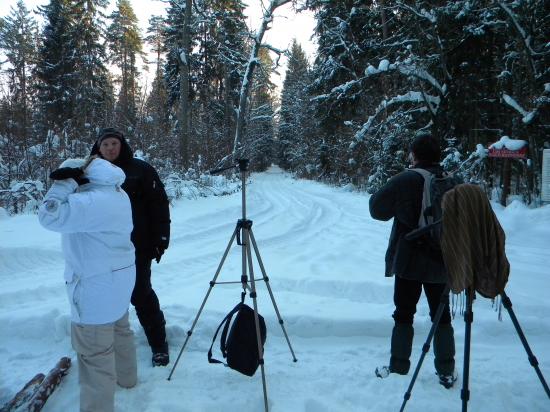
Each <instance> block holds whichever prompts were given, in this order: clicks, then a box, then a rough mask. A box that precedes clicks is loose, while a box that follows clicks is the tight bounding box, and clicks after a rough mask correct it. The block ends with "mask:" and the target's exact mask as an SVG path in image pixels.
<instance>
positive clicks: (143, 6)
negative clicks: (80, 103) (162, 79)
mask: <svg viewBox="0 0 550 412" xmlns="http://www.w3.org/2000/svg"><path fill="white" fill-rule="evenodd" d="M130 2H131V3H132V5H133V8H134V12H135V13H136V16H137V17H138V19H139V22H140V26H141V29H142V34H144V33H145V31H146V29H147V26H148V22H149V18H150V17H151V16H153V15H164V14H165V12H164V10H165V9H166V4H165V3H163V2H162V1H160V0H130ZM48 3H49V0H26V1H25V4H26V5H27V8H29V9H33V10H35V9H36V7H37V6H39V5H45V4H48ZM115 3H116V2H115V1H114V0H111V5H110V6H109V8H108V13H110V11H111V10H112V9H113V8H114V4H115ZM244 3H245V4H248V8H247V9H246V11H245V14H246V15H247V17H248V19H247V23H248V25H249V27H250V28H252V29H253V30H254V29H257V28H258V27H259V26H260V22H261V13H262V11H261V10H262V7H261V5H262V1H261V0H248V1H246V0H245V1H244ZM263 3H264V4H266V3H267V2H266V1H264V2H263ZM16 4H17V0H0V16H2V17H3V16H6V15H8V14H9V12H10V8H11V7H12V6H15V5H16ZM314 27H315V21H314V18H313V14H312V13H311V12H309V11H308V12H300V13H296V12H295V11H293V10H292V5H291V4H287V5H285V6H282V7H280V8H278V9H277V10H276V13H275V19H274V22H273V24H272V28H271V30H269V31H268V32H267V33H266V35H265V37H264V41H265V42H269V43H270V44H271V45H273V46H274V47H276V48H278V49H285V48H288V47H289V46H290V44H291V42H292V39H293V38H296V39H297V41H298V42H299V43H300V44H301V45H302V48H303V49H304V51H305V52H306V54H307V55H308V58H309V60H310V61H313V55H314V53H315V50H316V46H315V44H314V42H313V41H312V40H311V39H310V38H311V35H312V34H313V29H314ZM281 63H282V64H284V65H285V66H284V67H283V68H282V69H278V72H279V74H280V75H277V74H273V75H272V78H271V80H272V81H273V82H274V83H275V84H276V85H277V86H278V87H279V88H281V87H282V83H283V80H284V72H285V67H286V58H284V59H281ZM150 73H154V70H150ZM151 76H152V75H151Z"/></svg>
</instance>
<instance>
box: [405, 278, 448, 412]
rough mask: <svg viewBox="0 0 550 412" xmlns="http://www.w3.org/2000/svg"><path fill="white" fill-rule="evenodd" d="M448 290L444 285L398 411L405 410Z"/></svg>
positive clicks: (446, 300) (446, 299)
mask: <svg viewBox="0 0 550 412" xmlns="http://www.w3.org/2000/svg"><path fill="white" fill-rule="evenodd" d="M449 290H450V288H449V286H446V287H445V290H444V291H443V293H442V294H441V302H440V303H439V306H438V307H437V312H435V317H434V320H433V323H432V327H431V328H430V332H429V333H428V337H427V338H426V342H425V343H424V345H423V346H422V354H421V355H420V359H418V363H417V364H416V368H415V370H414V373H413V376H412V379H411V383H410V384H409V387H408V388H407V392H405V395H404V397H403V398H404V399H403V404H402V405H401V409H399V412H403V411H404V410H405V405H406V404H407V401H408V400H409V399H410V398H411V392H412V388H413V386H414V383H415V382H416V378H417V377H418V373H419V372H420V368H421V367H422V362H424V358H425V357H426V354H427V353H428V352H429V351H430V343H431V341H432V338H433V336H434V333H435V330H436V329H437V326H438V325H439V321H440V320H441V316H442V315H443V311H444V310H445V307H446V306H447V305H448V304H449Z"/></svg>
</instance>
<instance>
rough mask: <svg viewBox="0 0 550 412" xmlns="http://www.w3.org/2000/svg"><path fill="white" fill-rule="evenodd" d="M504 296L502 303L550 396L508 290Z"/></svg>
mask: <svg viewBox="0 0 550 412" xmlns="http://www.w3.org/2000/svg"><path fill="white" fill-rule="evenodd" d="M500 295H501V296H502V305H503V306H504V307H505V308H506V310H507V311H508V313H509V314H510V318H512V323H513V324H514V327H515V328H516V332H517V333H518V336H519V339H520V340H521V343H523V347H524V348H525V351H526V352H527V356H528V358H529V363H530V364H531V366H532V367H533V368H535V372H536V373H537V376H538V377H539V379H540V383H542V386H543V388H544V391H545V392H546V395H547V396H548V398H550V389H549V388H548V384H547V383H546V380H545V379H544V376H543V375H542V372H541V371H540V368H539V362H538V360H537V358H536V357H535V355H534V354H533V352H532V351H531V348H530V347H529V343H527V339H526V338H525V335H524V334H523V331H522V330H521V326H520V325H519V322H518V319H517V318H516V314H515V313H514V310H513V309H512V301H511V300H510V298H509V297H508V295H507V294H506V292H504V291H502V293H501V294H500Z"/></svg>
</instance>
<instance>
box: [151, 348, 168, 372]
mask: <svg viewBox="0 0 550 412" xmlns="http://www.w3.org/2000/svg"><path fill="white" fill-rule="evenodd" d="M151 350H152V351H153V358H152V363H153V367H155V366H166V365H168V363H170V355H169V353H168V343H167V342H165V343H164V345H162V346H158V347H154V348H151Z"/></svg>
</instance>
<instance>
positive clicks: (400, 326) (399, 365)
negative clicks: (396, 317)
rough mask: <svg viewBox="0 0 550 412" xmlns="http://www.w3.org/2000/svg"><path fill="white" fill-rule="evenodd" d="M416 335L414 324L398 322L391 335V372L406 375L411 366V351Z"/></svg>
mask: <svg viewBox="0 0 550 412" xmlns="http://www.w3.org/2000/svg"><path fill="white" fill-rule="evenodd" d="M413 337H414V329H413V326H412V325H410V324H407V323H396V324H395V326H394V327H393V331H392V335H391V357H390V372H392V373H398V374H400V375H406V374H407V373H409V368H410V367H411V361H410V357H411V351H412V343H413Z"/></svg>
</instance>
